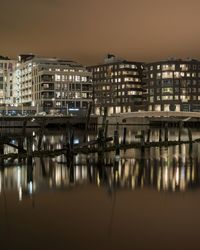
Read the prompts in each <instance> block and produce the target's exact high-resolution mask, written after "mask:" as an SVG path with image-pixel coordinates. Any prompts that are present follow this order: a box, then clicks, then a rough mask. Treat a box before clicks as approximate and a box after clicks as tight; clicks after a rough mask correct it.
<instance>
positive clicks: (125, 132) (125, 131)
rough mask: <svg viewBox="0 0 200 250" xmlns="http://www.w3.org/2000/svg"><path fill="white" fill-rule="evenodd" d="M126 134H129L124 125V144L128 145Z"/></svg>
mask: <svg viewBox="0 0 200 250" xmlns="http://www.w3.org/2000/svg"><path fill="white" fill-rule="evenodd" d="M126 134H127V129H126V127H124V131H123V144H124V145H126Z"/></svg>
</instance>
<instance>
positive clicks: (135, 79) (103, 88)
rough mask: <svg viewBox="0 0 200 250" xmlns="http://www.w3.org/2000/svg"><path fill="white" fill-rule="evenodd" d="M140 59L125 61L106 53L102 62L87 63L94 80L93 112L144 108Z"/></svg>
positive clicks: (115, 111) (123, 111)
mask: <svg viewBox="0 0 200 250" xmlns="http://www.w3.org/2000/svg"><path fill="white" fill-rule="evenodd" d="M143 66H144V64H143V63H141V62H131V61H126V60H124V59H121V58H117V57H115V56H114V55H107V57H106V58H105V60H104V63H103V64H98V65H95V66H89V67H88V70H89V71H90V72H91V73H92V81H93V102H94V106H95V113H96V114H98V115H102V114H103V113H104V109H105V107H106V108H107V110H108V114H109V115H111V114H116V113H125V112H131V111H138V110H143V109H144V108H145V103H146V96H145V83H144V81H143Z"/></svg>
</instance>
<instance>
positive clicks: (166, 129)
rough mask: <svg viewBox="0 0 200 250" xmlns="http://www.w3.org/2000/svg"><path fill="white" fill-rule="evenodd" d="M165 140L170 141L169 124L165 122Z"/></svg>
mask: <svg viewBox="0 0 200 250" xmlns="http://www.w3.org/2000/svg"><path fill="white" fill-rule="evenodd" d="M165 141H166V142H168V124H167V123H165Z"/></svg>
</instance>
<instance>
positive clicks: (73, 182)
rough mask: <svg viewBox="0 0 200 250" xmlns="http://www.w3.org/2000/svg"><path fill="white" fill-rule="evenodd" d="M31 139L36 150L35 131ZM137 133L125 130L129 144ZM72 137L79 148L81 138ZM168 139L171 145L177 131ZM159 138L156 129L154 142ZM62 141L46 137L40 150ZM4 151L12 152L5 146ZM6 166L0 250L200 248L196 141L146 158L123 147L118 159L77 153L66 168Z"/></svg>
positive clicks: (46, 163) (50, 162)
mask: <svg viewBox="0 0 200 250" xmlns="http://www.w3.org/2000/svg"><path fill="white" fill-rule="evenodd" d="M121 130H122V129H121ZM10 132H11V131H10ZM30 133H33V134H34V135H36V136H35V137H34V143H33V149H36V148H37V142H38V137H37V131H35V132H33V131H31V132H30ZM137 133H138V130H137V129H134V130H133V129H130V130H129V131H128V138H127V141H128V142H131V141H132V140H135V139H134V138H135V135H136V134H137ZM109 134H110V135H113V129H112V128H110V130H109ZM75 135H76V136H75V143H78V142H81V141H82V135H83V132H81V131H76V133H75ZM169 135H170V136H169V139H173V140H177V136H178V131H176V130H175V129H172V130H170V132H169ZM94 136H95V135H94V134H93V135H90V136H89V140H92V139H93V138H94ZM158 136H159V135H158V130H156V129H154V130H153V131H152V138H153V139H152V140H153V141H156V140H158ZM65 138H66V137H65V134H64V133H63V132H62V131H60V132H59V131H58V132H57V131H56V132H55V131H47V132H46V133H45V135H44V138H43V144H42V147H43V148H45V149H56V148H61V147H62V145H63V144H64V143H65V140H66V139H65ZM193 138H200V130H199V131H198V130H193ZM182 139H183V140H187V130H186V129H185V130H183V133H182ZM13 143H15V142H14V141H13ZM9 152H15V150H14V149H12V148H9V147H7V148H6V150H5V153H9ZM5 165H6V167H4V168H3V167H1V170H0V247H1V249H70V250H71V249H200V239H199V231H200V189H199V185H200V144H198V143H194V144H193V145H192V147H191V146H190V145H188V144H182V145H177V146H171V147H168V148H164V147H163V148H151V149H146V150H145V152H144V153H142V152H141V150H140V149H129V150H127V151H125V152H121V157H120V159H116V157H115V154H114V153H106V154H105V155H103V157H102V158H100V157H98V156H97V155H89V156H85V155H78V156H75V157H74V162H73V164H71V166H68V165H67V163H66V158H65V156H59V157H55V158H35V159H34V161H33V166H32V167H27V166H26V162H22V163H21V164H19V163H18V162H17V160H16V161H13V162H10V161H6V162H5Z"/></svg>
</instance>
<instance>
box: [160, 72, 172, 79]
mask: <svg viewBox="0 0 200 250" xmlns="http://www.w3.org/2000/svg"><path fill="white" fill-rule="evenodd" d="M162 78H163V79H165V78H173V72H164V73H162Z"/></svg>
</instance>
